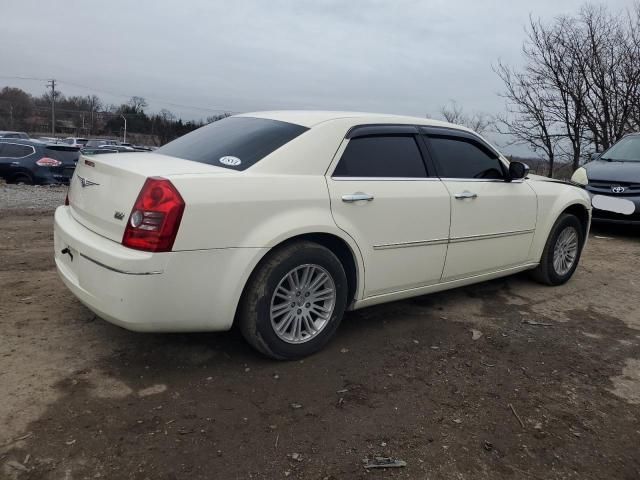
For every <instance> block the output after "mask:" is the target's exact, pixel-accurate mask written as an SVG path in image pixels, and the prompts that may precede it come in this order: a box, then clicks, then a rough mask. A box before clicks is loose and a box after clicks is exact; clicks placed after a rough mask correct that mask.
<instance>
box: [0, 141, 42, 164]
mask: <svg viewBox="0 0 640 480" xmlns="http://www.w3.org/2000/svg"><path fill="white" fill-rule="evenodd" d="M0 143H2V145H17V146H19V147H27V148H30V149H31V153H28V154H27V155H23V156H22V157H4V156H1V155H0V158H12V159H14V160H20V159H21V158H27V157H29V156H31V155H33V154H34V153H36V148H35V147H34V146H33V145H24V144H22V143H13V142H0Z"/></svg>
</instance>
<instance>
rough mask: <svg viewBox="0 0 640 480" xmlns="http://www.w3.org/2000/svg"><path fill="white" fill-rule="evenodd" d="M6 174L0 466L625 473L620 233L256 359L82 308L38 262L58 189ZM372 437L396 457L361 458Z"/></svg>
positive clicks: (107, 473)
mask: <svg viewBox="0 0 640 480" xmlns="http://www.w3.org/2000/svg"><path fill="white" fill-rule="evenodd" d="M13 188H14V187H9V188H6V189H4V190H3V192H4V194H5V195H6V194H7V193H8V192H14V193H16V197H17V196H18V195H20V196H21V197H22V196H23V195H24V197H27V198H28V205H29V206H31V208H26V209H25V208H23V209H22V210H19V209H10V210H7V209H6V208H5V207H4V205H9V204H11V205H17V204H18V203H19V201H18V199H17V198H12V199H11V201H9V200H5V201H3V204H2V205H3V207H2V208H0V244H1V245H2V247H1V248H0V332H1V333H0V478H1V479H3V480H4V479H5V478H6V479H14V480H29V479H38V480H39V479H43V480H49V479H50V480H58V479H85V478H106V479H139V480H146V479H154V480H156V479H158V480H175V479H178V478H188V479H190V480H197V479H203V480H204V479H213V478H216V479H217V478H220V479H241V478H252V479H275V478H287V479H288V480H290V479H305V480H306V479H312V480H321V479H327V480H338V479H358V478H363V479H373V478H375V479H383V478H384V479H387V478H396V479H400V478H404V479H417V478H419V479H433V480H436V479H443V480H449V479H458V480H464V479H487V480H489V479H490V480H496V479H509V480H511V479H545V480H547V479H576V480H577V479H580V480H583V479H605V478H606V479H638V478H640V450H639V449H638V444H639V443H640V315H639V314H638V312H639V311H640V295H638V292H639V289H640V281H639V280H638V272H639V271H640V241H639V238H640V232H639V231H632V230H628V229H621V228H606V229H605V228H598V227H596V228H595V230H594V234H592V235H591V238H590V240H589V244H588V245H587V248H586V250H585V252H584V255H583V258H582V262H581V264H580V267H579V268H578V270H577V272H576V275H575V276H574V278H573V279H572V280H571V281H570V282H569V283H568V284H566V285H563V286H560V287H556V288H550V287H545V286H542V285H539V284H536V283H534V282H532V281H531V280H529V278H528V277H527V275H516V276H513V277H508V278H504V279H500V280H495V281H491V282H486V283H482V284H478V285H473V286H470V287H466V288H459V289H456V290H452V291H448V292H441V293H437V294H433V295H428V296H423V297H419V298H414V299H411V300H406V301H402V302H395V303H390V304H386V305H381V306H377V307H372V308H368V309H364V310H360V311H356V312H350V313H348V314H347V316H346V318H345V321H344V322H343V324H342V325H341V327H340V329H339V331H338V332H337V335H336V338H335V339H334V340H333V341H332V342H330V343H329V345H327V347H326V348H325V349H324V350H323V351H321V352H319V353H318V354H316V355H313V356H312V357H309V358H306V359H304V361H299V362H275V361H271V360H268V359H265V358H263V357H261V356H260V355H258V354H256V352H255V351H253V350H252V349H251V348H249V347H248V346H247V344H246V343H245V342H244V341H242V339H241V338H240V337H239V336H238V334H237V333H235V332H227V333H218V334H164V335H160V334H140V333H133V332H129V331H126V330H123V329H121V328H118V327H115V326H113V325H110V324H108V323H107V322H104V321H103V320H101V319H99V318H97V317H96V316H95V315H94V314H93V313H91V312H90V311H89V310H87V309H86V308H85V307H84V306H82V305H81V304H80V303H79V302H78V301H77V300H76V299H75V297H74V296H73V295H71V294H70V293H69V292H68V291H67V290H66V288H65V287H64V285H63V284H62V282H61V281H60V280H59V279H58V277H57V274H56V271H55V267H54V263H53V258H52V257H53V255H52V250H51V249H52V211H51V207H52V206H53V205H55V203H60V202H62V200H63V198H64V188H63V189H57V192H56V190H54V189H38V188H35V189H33V188H25V187H15V188H18V189H17V190H13ZM43 192H44V193H43ZM41 194H43V195H50V196H47V197H46V198H43V197H40V195H41ZM56 194H57V195H58V196H57V197H56V196H55V195H56ZM24 197H22V198H24ZM35 198H37V199H38V200H35V201H42V202H44V204H45V206H46V209H45V210H38V209H36V208H33V204H34V199H35ZM377 455H381V456H389V457H394V458H400V459H402V460H404V461H406V462H407V465H406V467H404V468H401V469H395V470H393V469H391V470H386V471H382V470H379V471H372V472H369V473H367V471H366V470H365V468H364V467H363V459H365V458H366V459H372V458H373V457H374V456H377Z"/></svg>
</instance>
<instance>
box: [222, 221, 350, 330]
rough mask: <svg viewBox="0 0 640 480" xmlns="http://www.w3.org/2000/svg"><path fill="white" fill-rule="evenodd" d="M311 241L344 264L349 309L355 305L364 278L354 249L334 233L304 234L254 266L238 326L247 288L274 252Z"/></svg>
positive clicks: (284, 242)
mask: <svg viewBox="0 0 640 480" xmlns="http://www.w3.org/2000/svg"><path fill="white" fill-rule="evenodd" d="M304 241H309V242H313V243H317V244H318V245H321V246H323V247H325V248H327V249H329V250H330V251H331V252H332V253H333V254H334V255H335V256H336V257H338V260H340V263H341V264H342V267H343V268H344V271H345V274H346V276H347V285H348V291H347V308H348V307H349V306H350V305H351V304H353V302H354V301H355V300H356V297H357V294H358V289H359V287H360V286H361V282H362V276H361V274H360V273H359V272H360V268H361V261H359V259H358V257H357V254H356V252H355V251H354V250H353V248H352V247H351V246H350V245H349V243H347V241H346V240H345V239H343V238H341V237H339V236H338V235H335V234H333V233H326V232H310V233H303V234H299V235H295V236H292V237H289V238H287V239H286V240H282V241H281V242H280V243H278V244H276V245H274V246H273V247H271V248H270V249H269V250H268V251H267V252H266V253H265V254H264V255H263V256H262V258H261V259H260V260H259V261H258V262H257V263H256V264H255V265H254V267H253V268H252V270H251V273H250V274H249V275H248V277H247V280H246V281H245V284H244V285H243V287H242V293H241V294H240V297H239V299H238V304H237V305H236V313H235V318H234V324H236V320H237V317H238V312H239V310H240V305H241V303H242V302H243V301H244V298H245V297H246V291H247V287H248V286H249V285H250V283H251V281H252V279H253V278H254V275H255V273H256V272H257V271H258V270H259V269H260V267H261V266H262V265H263V264H264V262H266V261H268V260H269V258H270V257H271V256H272V255H273V253H274V252H277V251H278V250H280V249H282V248H284V247H286V246H288V245H291V244H292V243H296V242H304Z"/></svg>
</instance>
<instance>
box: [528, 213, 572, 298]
mask: <svg viewBox="0 0 640 480" xmlns="http://www.w3.org/2000/svg"><path fill="white" fill-rule="evenodd" d="M583 245H584V233H583V230H582V224H581V223H580V220H578V218H577V217H576V216H575V215H571V214H568V213H564V214H562V215H560V217H558V220H556V223H555V224H554V225H553V228H552V229H551V233H550V234H549V238H548V239H547V243H546V245H545V247H544V251H543V252H542V258H541V259H540V264H539V265H538V266H537V267H536V269H535V270H533V272H532V275H533V278H534V279H536V280H537V281H538V282H540V283H543V284H546V285H552V286H555V285H562V284H563V283H566V282H567V281H568V280H569V279H570V278H571V277H572V276H573V273H574V272H575V271H576V268H577V267H578V262H579V261H580V254H581V253H582V246H583Z"/></svg>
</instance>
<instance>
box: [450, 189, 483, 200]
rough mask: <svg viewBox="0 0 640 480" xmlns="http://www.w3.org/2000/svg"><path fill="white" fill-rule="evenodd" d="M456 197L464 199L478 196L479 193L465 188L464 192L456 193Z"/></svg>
mask: <svg viewBox="0 0 640 480" xmlns="http://www.w3.org/2000/svg"><path fill="white" fill-rule="evenodd" d="M454 197H456V200H464V199H465V198H478V194H477V193H473V192H470V191H469V190H465V191H464V192H462V193H456V194H455V195H454Z"/></svg>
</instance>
